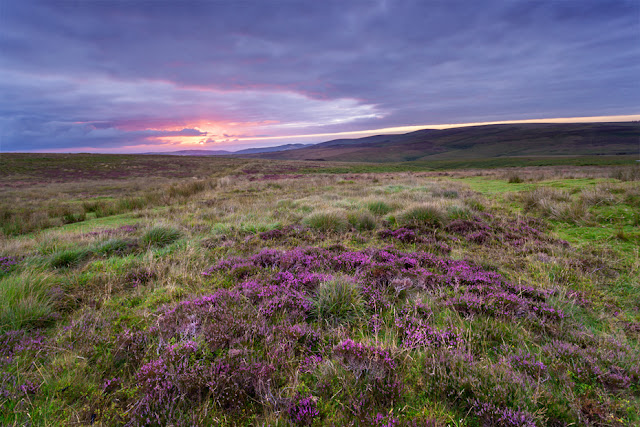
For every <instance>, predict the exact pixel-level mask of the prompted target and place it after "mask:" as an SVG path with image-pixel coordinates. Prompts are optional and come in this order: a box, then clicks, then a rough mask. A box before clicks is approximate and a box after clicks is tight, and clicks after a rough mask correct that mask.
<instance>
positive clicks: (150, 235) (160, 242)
mask: <svg viewBox="0 0 640 427" xmlns="http://www.w3.org/2000/svg"><path fill="white" fill-rule="evenodd" d="M181 236H182V233H180V231H179V230H176V229H175V228H171V227H154V228H151V229H150V230H149V231H147V232H146V233H145V234H144V236H142V243H143V244H144V245H145V246H157V247H164V246H167V245H170V244H171V243H173V242H175V241H176V240H178V239H179V238H180V237H181Z"/></svg>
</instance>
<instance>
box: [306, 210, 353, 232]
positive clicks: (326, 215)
mask: <svg viewBox="0 0 640 427" xmlns="http://www.w3.org/2000/svg"><path fill="white" fill-rule="evenodd" d="M304 223H305V224H306V225H308V226H309V227H311V228H315V229H316V230H319V231H323V232H335V233H339V232H341V231H345V230H346V229H347V228H348V226H349V223H348V222H347V218H346V217H345V215H344V213H343V212H341V211H324V212H315V213H312V214H311V215H309V216H308V217H306V218H305V219H304Z"/></svg>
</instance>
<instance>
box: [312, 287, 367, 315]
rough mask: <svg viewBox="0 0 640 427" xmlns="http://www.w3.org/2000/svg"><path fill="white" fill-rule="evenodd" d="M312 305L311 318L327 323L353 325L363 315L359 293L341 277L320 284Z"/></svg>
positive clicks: (362, 304)
mask: <svg viewBox="0 0 640 427" xmlns="http://www.w3.org/2000/svg"><path fill="white" fill-rule="evenodd" d="M312 303H313V309H312V314H313V316H314V317H315V318H317V319H320V320H324V321H326V322H328V323H355V322H356V321H357V320H358V319H359V318H361V317H362V316H363V315H364V299H363V298H362V295H361V294H360V291H359V290H358V288H357V286H356V285H355V284H354V283H352V282H350V281H349V280H347V279H345V278H342V277H338V278H334V279H332V280H329V281H326V282H323V283H321V284H320V286H319V287H318V289H317V290H316V294H315V295H314V297H313V300H312Z"/></svg>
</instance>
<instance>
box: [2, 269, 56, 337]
mask: <svg viewBox="0 0 640 427" xmlns="http://www.w3.org/2000/svg"><path fill="white" fill-rule="evenodd" d="M53 311H54V299H53V294H52V291H51V280H50V278H49V277H47V276H43V275H36V274H23V275H19V276H8V277H4V278H2V279H0V332H4V331H7V330H14V329H22V328H31V327H35V326H41V325H43V324H44V323H45V322H47V321H48V320H50V316H51V314H52V313H53Z"/></svg>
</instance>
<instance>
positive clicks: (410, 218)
mask: <svg viewBox="0 0 640 427" xmlns="http://www.w3.org/2000/svg"><path fill="white" fill-rule="evenodd" d="M396 219H397V222H398V224H399V225H400V226H402V227H417V228H423V227H427V228H437V227H440V226H442V225H444V224H445V223H446V221H447V212H446V210H445V209H443V207H442V206H441V205H438V204H435V203H428V204H423V205H419V206H414V207H411V208H409V209H407V210H405V211H403V212H402V213H400V214H399V215H398V216H397V218H396Z"/></svg>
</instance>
